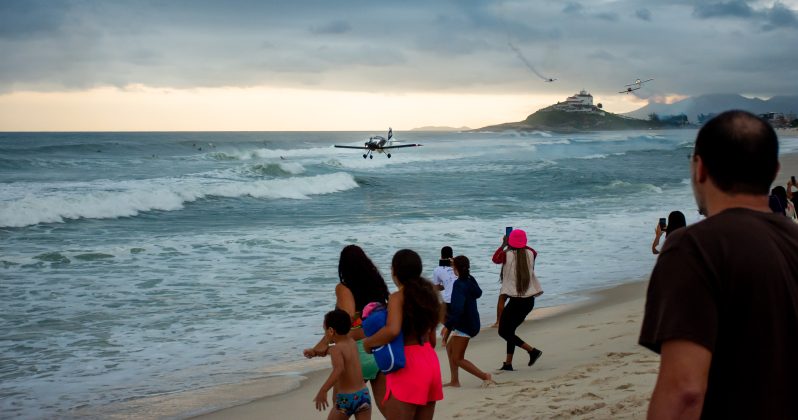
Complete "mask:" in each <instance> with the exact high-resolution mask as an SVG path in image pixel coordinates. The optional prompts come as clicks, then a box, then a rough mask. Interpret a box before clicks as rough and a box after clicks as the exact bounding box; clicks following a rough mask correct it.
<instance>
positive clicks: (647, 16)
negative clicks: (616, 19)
mask: <svg viewBox="0 0 798 420" xmlns="http://www.w3.org/2000/svg"><path fill="white" fill-rule="evenodd" d="M635 16H637V18H638V19H641V20H645V21H646V22H650V21H651V11H650V10H648V9H637V10H635Z"/></svg>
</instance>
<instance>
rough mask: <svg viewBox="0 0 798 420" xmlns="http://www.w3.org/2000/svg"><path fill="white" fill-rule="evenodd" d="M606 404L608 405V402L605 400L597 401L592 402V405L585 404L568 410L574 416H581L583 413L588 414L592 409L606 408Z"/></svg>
mask: <svg viewBox="0 0 798 420" xmlns="http://www.w3.org/2000/svg"><path fill="white" fill-rule="evenodd" d="M606 406H607V404H605V403H603V402H597V403H595V404H591V405H584V406H582V407H577V408H572V409H571V410H570V411H568V414H570V415H572V416H581V415H583V414H587V413H590V412H592V411H596V410H601V409H602V408H604V407H606Z"/></svg>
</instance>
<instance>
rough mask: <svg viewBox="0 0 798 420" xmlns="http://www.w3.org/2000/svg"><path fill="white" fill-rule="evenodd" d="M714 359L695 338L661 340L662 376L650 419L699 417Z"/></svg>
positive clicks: (660, 369) (652, 403)
mask: <svg viewBox="0 0 798 420" xmlns="http://www.w3.org/2000/svg"><path fill="white" fill-rule="evenodd" d="M711 361H712V353H710V351H709V350H708V349H707V348H706V347H704V346H701V345H699V344H696V343H694V342H692V341H688V340H669V341H666V342H664V343H662V351H661V361H660V368H659V376H658V377H657V384H656V385H655V386H654V394H653V395H652V396H651V404H650V405H649V407H648V419H649V420H665V419H698V418H700V417H701V410H702V408H703V407H704V395H705V394H706V391H707V377H708V375H709V365H710V362H711ZM729 403H732V402H729Z"/></svg>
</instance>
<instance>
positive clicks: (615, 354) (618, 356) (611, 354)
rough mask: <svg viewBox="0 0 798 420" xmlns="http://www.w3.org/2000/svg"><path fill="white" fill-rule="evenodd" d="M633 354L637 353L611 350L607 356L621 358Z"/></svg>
mask: <svg viewBox="0 0 798 420" xmlns="http://www.w3.org/2000/svg"><path fill="white" fill-rule="evenodd" d="M633 354H635V353H625V352H609V353H607V357H610V358H613V359H620V358H621V357H627V356H631V355H633Z"/></svg>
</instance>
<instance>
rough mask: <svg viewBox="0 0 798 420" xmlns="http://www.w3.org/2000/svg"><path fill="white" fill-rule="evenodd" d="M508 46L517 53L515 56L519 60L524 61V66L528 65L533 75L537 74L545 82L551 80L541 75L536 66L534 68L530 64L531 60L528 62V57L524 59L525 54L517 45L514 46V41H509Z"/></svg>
mask: <svg viewBox="0 0 798 420" xmlns="http://www.w3.org/2000/svg"><path fill="white" fill-rule="evenodd" d="M507 45H509V46H510V49H512V50H513V51H515V55H517V56H518V58H519V59H520V60H521V61H523V62H524V64H525V65H526V67H527V68H528V69H529V70H532V73H535V74H536V75H537V76H538V77H540V78H541V79H543V80H549V78H548V77H546V76H544V75H542V74H540V72H539V71H537V69H535V66H533V65H532V63H530V62H529V60H527V59H526V57H524V54H523V53H522V52H521V50H519V49H518V48H517V47H516V46H515V45H513V42H512V41H507Z"/></svg>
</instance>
